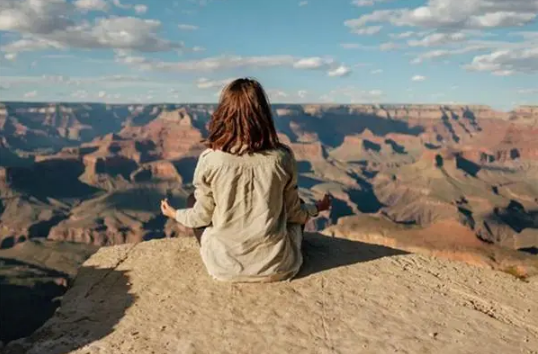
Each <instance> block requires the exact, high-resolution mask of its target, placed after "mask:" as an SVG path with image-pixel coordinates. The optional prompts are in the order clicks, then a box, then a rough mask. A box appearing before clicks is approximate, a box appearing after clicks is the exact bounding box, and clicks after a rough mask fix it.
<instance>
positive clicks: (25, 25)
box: [0, 0, 183, 52]
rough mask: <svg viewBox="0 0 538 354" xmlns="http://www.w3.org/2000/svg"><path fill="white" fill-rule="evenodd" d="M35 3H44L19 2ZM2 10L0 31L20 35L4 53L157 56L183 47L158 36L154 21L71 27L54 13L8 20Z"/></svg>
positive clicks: (115, 21)
mask: <svg viewBox="0 0 538 354" xmlns="http://www.w3.org/2000/svg"><path fill="white" fill-rule="evenodd" d="M7 1H11V0H7ZM36 1H37V2H39V1H44V0H23V2H26V3H33V2H36ZM54 2H61V0H55V1H54ZM2 6H4V5H0V30H5V31H15V32H20V33H21V34H22V35H23V38H21V39H18V40H15V41H13V42H10V43H7V44H5V45H4V46H2V47H1V49H2V50H3V51H7V52H22V51H33V50H45V49H68V48H80V49H99V48H108V49H114V50H133V51H140V52H159V51H170V50H177V49H181V48H183V43H181V42H174V41H170V40H167V39H163V38H161V37H160V36H159V34H158V32H159V31H160V29H161V22H160V21H158V20H146V19H140V18H135V17H110V18H97V19H96V20H95V21H94V22H93V23H90V22H82V23H81V24H77V25H75V24H72V23H71V22H70V20H68V19H63V17H61V16H59V15H58V14H56V12H55V10H54V11H53V10H50V11H49V12H44V13H41V14H40V13H31V14H25V15H24V16H22V15H21V16H22V17H20V18H19V19H17V18H15V19H12V18H11V17H10V13H11V12H12V11H8V10H5V9H2ZM15 6H19V5H15ZM45 8H46V7H45ZM52 9H55V8H52ZM15 13H18V12H17V11H15ZM21 14H22V13H21ZM6 19H8V20H6ZM49 22H50V23H49ZM33 23H34V24H35V25H33Z"/></svg>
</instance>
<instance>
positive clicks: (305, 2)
mask: <svg viewBox="0 0 538 354" xmlns="http://www.w3.org/2000/svg"><path fill="white" fill-rule="evenodd" d="M306 5H308V1H300V2H299V6H306Z"/></svg>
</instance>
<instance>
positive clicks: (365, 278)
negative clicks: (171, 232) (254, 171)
mask: <svg viewBox="0 0 538 354" xmlns="http://www.w3.org/2000/svg"><path fill="white" fill-rule="evenodd" d="M307 239H308V241H307V243H306V245H305V251H306V264H305V267H304V268H303V270H302V272H301V274H300V276H299V277H298V279H295V280H293V281H291V282H282V283H274V284H230V283H220V282H215V281H213V280H211V278H210V277H209V276H208V275H207V274H206V272H205V269H204V267H203V264H202V263H201V260H200V257H199V254H198V248H197V245H196V243H195V241H194V240H192V239H187V238H179V239H164V240H156V241H149V242H143V243H139V244H136V245H132V244H131V245H121V246H114V247H105V248H102V249H100V250H99V251H98V252H97V253H96V254H94V255H93V256H92V257H91V258H90V259H89V260H88V261H86V263H85V264H84V266H83V268H81V270H80V272H79V274H78V276H77V278H76V280H75V282H74V284H73V286H72V288H71V289H70V290H69V291H68V292H67V294H66V295H65V296H64V298H63V300H62V305H61V307H60V308H59V310H58V311H57V312H56V314H55V315H54V317H53V318H51V319H50V320H49V321H48V322H47V323H46V324H45V325H44V326H43V327H42V328H41V329H40V330H38V331H37V332H35V333H34V334H33V335H32V336H30V337H28V338H26V339H23V340H19V341H16V342H11V343H10V344H9V345H8V346H7V347H6V348H4V351H5V353H9V354H13V353H30V354H38V353H39V354H41V353H47V354H63V353H79V354H105V353H107V354H108V353H111V354H112V353H114V354H123V353H125V354H127V353H129V354H131V353H140V354H144V353H159V354H160V353H174V354H176V353H177V354H180V353H181V354H184V353H187V354H194V353H459V354H465V353H469V354H471V353H473V354H476V353H484V354H486V353H487V354H490V353H505V354H510V353H527V354H530V353H538V303H537V302H536V294H537V293H538V281H537V279H536V278H531V279H530V280H529V281H528V282H524V281H521V280H518V279H516V278H514V277H512V276H511V275H508V274H505V273H500V272H495V271H492V270H488V269H482V268H475V267H471V266H468V265H466V264H463V263H458V262H452V261H447V260H441V259H435V258H431V257H427V256H421V255H414V254H408V253H405V252H403V251H398V250H394V249H391V248H387V247H383V246H376V245H371V244H366V243H362V242H358V241H354V240H346V239H339V238H333V237H328V236H323V235H319V234H309V235H307Z"/></svg>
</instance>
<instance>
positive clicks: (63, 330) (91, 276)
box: [3, 266, 135, 354]
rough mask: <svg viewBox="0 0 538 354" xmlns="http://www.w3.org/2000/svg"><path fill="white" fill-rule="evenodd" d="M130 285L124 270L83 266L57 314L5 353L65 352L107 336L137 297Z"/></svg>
mask: <svg viewBox="0 0 538 354" xmlns="http://www.w3.org/2000/svg"><path fill="white" fill-rule="evenodd" d="M130 287H131V286H130V283H129V277H128V276H127V274H126V272H125V271H119V270H116V269H115V268H103V269H98V268H94V267H89V266H88V267H82V268H81V269H80V270H79V272H78V275H77V277H76V279H75V281H74V284H73V286H72V287H71V289H69V291H68V292H67V293H66V294H65V296H64V297H63V299H62V301H61V306H60V308H59V309H58V310H57V312H56V314H55V315H54V317H52V318H51V319H50V320H49V321H48V322H46V323H45V324H44V325H43V326H42V327H41V328H40V329H38V330H37V331H36V332H34V333H33V334H32V335H30V336H29V337H27V338H23V339H20V340H17V341H13V342H10V343H9V344H8V345H7V346H6V347H5V348H4V351H3V353H5V354H23V353H24V354H41V353H47V354H65V353H69V352H71V351H74V350H77V349H80V348H82V347H85V346H88V345H90V344H91V343H93V342H95V341H97V340H99V339H101V338H104V337H106V336H107V335H109V334H111V333H112V332H113V331H114V327H115V326H116V325H117V324H118V323H119V322H120V320H121V319H122V318H123V316H124V315H125V312H126V310H127V309H128V308H129V307H130V306H131V305H132V304H133V302H134V300H135V296H134V295H133V294H130V293H129V290H130ZM90 347H91V345H90ZM90 347H88V349H89V350H90V349H91V348H90ZM95 349H96V350H98V349H99V348H95ZM90 351H91V350H90Z"/></svg>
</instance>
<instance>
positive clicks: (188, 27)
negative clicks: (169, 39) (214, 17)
mask: <svg viewBox="0 0 538 354" xmlns="http://www.w3.org/2000/svg"><path fill="white" fill-rule="evenodd" d="M177 27H178V28H179V29H180V30H182V31H196V30H197V29H198V26H195V25H189V24H186V23H180V24H179V25H177Z"/></svg>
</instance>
